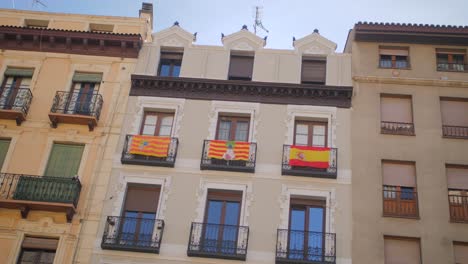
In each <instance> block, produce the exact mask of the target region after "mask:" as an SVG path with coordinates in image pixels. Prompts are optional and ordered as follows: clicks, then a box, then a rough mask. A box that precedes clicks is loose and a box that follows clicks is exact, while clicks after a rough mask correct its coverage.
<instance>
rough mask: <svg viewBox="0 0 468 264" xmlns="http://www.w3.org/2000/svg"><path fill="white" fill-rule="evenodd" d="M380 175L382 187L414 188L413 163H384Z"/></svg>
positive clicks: (414, 174) (414, 172)
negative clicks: (381, 175)
mask: <svg viewBox="0 0 468 264" xmlns="http://www.w3.org/2000/svg"><path fill="white" fill-rule="evenodd" d="M382 173H383V184H384V185H392V186H404V187H416V168H415V166H414V163H403V162H401V163H400V162H391V161H384V162H382Z"/></svg>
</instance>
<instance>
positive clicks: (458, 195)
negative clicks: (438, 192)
mask: <svg viewBox="0 0 468 264" xmlns="http://www.w3.org/2000/svg"><path fill="white" fill-rule="evenodd" d="M445 171H446V175H447V186H448V194H449V195H448V198H449V209H450V220H451V221H452V222H459V223H466V222H468V166H466V165H446V166H445Z"/></svg>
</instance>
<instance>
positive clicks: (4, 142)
mask: <svg viewBox="0 0 468 264" xmlns="http://www.w3.org/2000/svg"><path fill="white" fill-rule="evenodd" d="M10 141H11V140H9V139H0V170H1V169H2V167H3V162H4V161H5V158H6V155H7V153H8V149H9V148H10Z"/></svg>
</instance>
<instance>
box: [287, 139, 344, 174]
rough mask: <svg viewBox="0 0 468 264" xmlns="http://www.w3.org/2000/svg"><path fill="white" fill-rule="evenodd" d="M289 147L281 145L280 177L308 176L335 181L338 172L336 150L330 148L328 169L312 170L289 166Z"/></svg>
mask: <svg viewBox="0 0 468 264" xmlns="http://www.w3.org/2000/svg"><path fill="white" fill-rule="evenodd" d="M290 153H291V145H283V161H282V167H281V175H292V176H309V177H318V178H329V179H336V176H337V171H338V158H337V156H338V149H337V148H330V156H329V159H328V168H314V167H302V166H291V164H290Z"/></svg>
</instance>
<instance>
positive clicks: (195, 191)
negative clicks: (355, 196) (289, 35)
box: [77, 23, 352, 264]
mask: <svg viewBox="0 0 468 264" xmlns="http://www.w3.org/2000/svg"><path fill="white" fill-rule="evenodd" d="M195 37H196V36H194V35H193V34H191V33H189V32H187V31H185V30H184V29H182V28H181V27H180V26H179V25H178V23H175V24H174V26H172V27H170V28H168V29H165V30H163V31H160V32H156V33H154V34H153V36H152V42H149V43H145V44H144V45H143V48H142V50H141V52H140V57H139V60H138V64H137V66H136V69H135V74H134V75H133V76H132V88H131V90H130V96H129V99H128V104H127V109H126V111H125V113H124V114H123V116H122V117H120V115H118V116H119V118H118V119H116V123H115V124H116V125H115V127H119V126H120V124H121V125H122V131H121V135H120V137H119V138H118V139H117V138H114V137H113V138H112V140H111V141H110V142H109V144H110V145H111V144H113V143H115V144H117V148H116V149H115V152H113V155H112V157H111V156H109V155H106V156H105V160H104V163H103V164H104V165H105V166H106V167H107V166H108V165H109V164H111V165H112V171H111V173H110V174H108V175H107V174H106V175H105V174H102V175H100V181H102V182H103V183H104V182H108V183H109V185H108V186H107V188H105V187H104V186H103V187H102V188H99V190H96V193H98V194H99V195H98V197H97V198H95V200H94V201H96V207H94V206H93V209H92V211H93V214H92V216H90V218H89V219H92V220H88V222H89V223H90V225H93V227H94V223H93V221H99V228H98V229H90V231H89V232H84V233H83V234H82V237H81V239H82V241H83V243H81V247H82V248H86V251H87V249H88V248H87V247H89V253H90V254H88V252H86V253H84V254H82V257H79V258H78V259H77V263H129V262H132V263H235V262H238V261H242V260H244V261H245V262H246V263H275V262H276V263H292V262H300V263H346V264H348V263H351V249H352V247H351V241H352V236H351V204H352V203H351V180H352V173H351V148H350V132H351V131H350V121H351V112H350V109H349V108H350V105H351V101H350V100H351V95H352V86H351V85H352V83H351V55H349V54H341V53H337V52H335V49H336V44H335V43H333V42H331V41H330V40H328V39H326V38H324V37H323V36H321V35H320V34H319V33H318V31H316V32H314V33H312V34H310V35H308V36H305V37H303V38H301V39H297V40H295V41H294V42H293V47H294V48H293V49H290V50H273V49H268V48H265V47H264V46H265V44H266V39H262V38H260V37H258V36H256V35H254V34H253V33H251V32H249V31H248V29H247V28H246V27H244V28H243V29H241V30H240V31H238V32H235V33H233V34H230V35H226V36H224V35H223V37H222V39H221V40H222V45H221V46H207V45H197V44H196V43H195V40H196V38H195ZM115 131H116V132H117V130H115ZM292 145H293V146H292ZM148 146H149V147H148ZM301 147H303V148H302V149H301ZM303 149H305V150H307V151H305V152H304V153H302V154H304V156H308V155H318V156H320V157H321V158H319V160H320V161H321V163H320V162H318V163H317V164H316V163H314V162H310V164H307V165H304V164H302V165H301V164H299V163H297V164H296V163H293V161H292V160H293V159H302V158H304V157H302V156H301V157H299V156H300V155H299V152H300V151H301V150H303ZM110 150H111V149H110V148H109V151H110ZM294 151H296V152H298V153H297V154H298V156H293V155H291V152H294ZM294 153H295V152H294ZM291 157H295V158H291ZM312 160H314V161H317V159H312ZM296 161H297V162H300V161H304V162H307V161H311V160H310V158H307V157H305V158H304V160H296ZM312 163H314V164H312ZM319 163H320V164H319ZM101 176H102V177H101ZM105 177H108V178H107V179H106V178H105ZM101 197H103V203H102V206H101V204H99V203H100V201H101V200H100V199H101ZM94 201H93V202H94ZM80 252H82V250H81V249H80ZM80 255H81V254H80ZM88 256H89V258H87V257H88Z"/></svg>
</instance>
